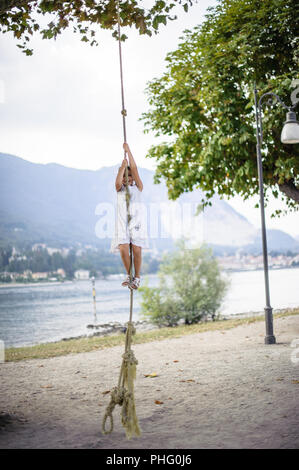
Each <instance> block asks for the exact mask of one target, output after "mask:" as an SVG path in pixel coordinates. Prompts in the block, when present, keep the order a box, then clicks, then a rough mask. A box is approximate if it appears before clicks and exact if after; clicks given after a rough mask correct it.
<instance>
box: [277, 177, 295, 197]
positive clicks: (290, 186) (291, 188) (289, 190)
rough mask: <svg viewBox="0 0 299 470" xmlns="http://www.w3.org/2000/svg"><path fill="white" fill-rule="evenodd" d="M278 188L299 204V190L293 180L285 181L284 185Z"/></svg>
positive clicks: (279, 185)
mask: <svg viewBox="0 0 299 470" xmlns="http://www.w3.org/2000/svg"><path fill="white" fill-rule="evenodd" d="M278 187H279V189H280V191H281V192H282V193H284V194H285V195H286V196H287V197H288V198H290V199H293V201H295V202H299V188H297V187H296V186H295V184H294V180H293V179H291V180H289V181H285V182H284V183H282V184H278Z"/></svg>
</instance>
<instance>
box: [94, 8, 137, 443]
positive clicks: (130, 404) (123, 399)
mask: <svg viewBox="0 0 299 470" xmlns="http://www.w3.org/2000/svg"><path fill="white" fill-rule="evenodd" d="M117 19H118V46H119V65H120V82H121V98H122V111H121V114H122V120H123V133H124V142H126V141H127V135H126V116H127V111H126V109H125V100H124V86H123V70H122V53H121V40H120V15H119V0H118V1H117ZM125 158H126V152H125ZM125 176H126V207H127V222H128V228H129V227H130V221H131V215H130V192H129V179H128V168H127V167H126V171H125ZM132 266H133V253H132V243H130V281H132ZM132 316H133V289H130V319H129V321H128V323H127V331H126V340H125V352H124V354H123V356H122V358H123V360H122V365H121V369H120V374H119V380H118V385H117V387H114V388H113V389H112V391H111V396H110V403H109V405H108V406H107V409H106V412H105V415H104V418H103V423H102V432H103V434H110V433H111V432H112V431H113V424H114V423H113V411H114V408H115V407H116V405H119V406H121V407H122V409H121V422H122V425H123V426H124V428H125V431H126V436H127V438H128V439H130V438H131V437H132V436H140V435H141V431H140V428H139V424H138V419H137V415H136V409H135V398H134V380H135V378H136V366H137V364H138V361H137V359H136V358H135V355H134V352H133V351H132V349H131V344H132V336H133V335H134V334H135V333H136V330H135V327H134V325H133V323H132ZM108 419H109V420H110V427H109V429H106V423H107V420H108Z"/></svg>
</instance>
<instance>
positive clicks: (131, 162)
mask: <svg viewBox="0 0 299 470" xmlns="http://www.w3.org/2000/svg"><path fill="white" fill-rule="evenodd" d="M123 147H124V151H125V152H126V153H127V154H128V156H129V165H130V168H131V172H132V176H133V178H134V180H135V182H136V186H137V188H138V189H139V191H142V190H143V183H142V181H141V178H140V176H139V173H138V170H137V165H136V162H135V160H134V157H133V155H132V153H131V150H130V147H129V145H128V144H127V143H126V142H125V143H124V145H123Z"/></svg>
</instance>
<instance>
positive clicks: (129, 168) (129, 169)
mask: <svg viewBox="0 0 299 470" xmlns="http://www.w3.org/2000/svg"><path fill="white" fill-rule="evenodd" d="M127 168H128V171H131V167H130V166H129V165H128V166H127ZM119 169H120V167H119Z"/></svg>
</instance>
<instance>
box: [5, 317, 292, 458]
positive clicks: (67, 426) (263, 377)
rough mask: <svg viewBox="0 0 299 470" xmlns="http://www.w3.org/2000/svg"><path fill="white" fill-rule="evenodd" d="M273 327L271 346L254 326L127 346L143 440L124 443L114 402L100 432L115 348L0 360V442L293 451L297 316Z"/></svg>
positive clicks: (114, 374) (116, 360)
mask: <svg viewBox="0 0 299 470" xmlns="http://www.w3.org/2000/svg"><path fill="white" fill-rule="evenodd" d="M274 326H275V335H276V339H277V344H276V345H265V344H264V322H257V323H255V324H252V325H248V326H239V327H237V328H234V329H232V330H228V331H225V332H224V331H223V332H220V331H215V332H205V333H199V334H195V335H190V336H185V337H182V338H179V339H169V340H165V341H160V342H152V343H148V344H141V345H136V346H134V348H133V349H134V351H135V355H136V357H137V358H138V361H139V364H138V371H137V379H136V406H137V414H138V417H139V423H140V427H141V429H142V436H141V437H140V438H133V439H131V440H130V441H129V440H127V439H126V437H125V433H124V430H123V428H122V426H121V424H120V408H119V407H117V408H116V409H115V411H114V421H115V429H114V431H113V433H112V434H110V435H107V436H104V435H102V433H101V422H102V417H103V414H104V412H105V408H106V405H107V404H108V402H109V395H108V394H104V392H106V391H107V390H110V389H111V388H112V387H113V386H115V385H116V384H117V380H118V373H119V367H120V362H121V355H122V353H123V348H122V347H115V348H111V349H106V350H103V351H94V352H90V353H82V354H76V355H70V356H65V357H57V358H53V359H45V360H31V361H24V362H19V363H3V364H0V380H1V398H0V412H1V413H2V420H1V419H0V426H1V423H2V429H1V430H0V447H1V448H2V449H3V448H96V449H101V448H102V449H176V448H177V449H191V448H299V406H298V405H299V380H298V379H299V361H298V362H297V363H296V362H295V361H294V360H293V361H292V357H293V358H294V357H295V356H294V355H295V354H296V351H295V347H291V344H290V343H291V341H292V340H295V339H297V340H298V345H297V348H299V316H293V317H285V318H281V319H277V320H276V321H275V325H274ZM292 354H293V356H292ZM297 356H298V358H299V350H298V352H297ZM295 359H296V358H295ZM153 372H155V373H157V377H154V378H149V377H145V374H150V373H153ZM155 400H158V401H160V402H163V403H162V404H155ZM4 414H6V419H4V418H5V417H4Z"/></svg>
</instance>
